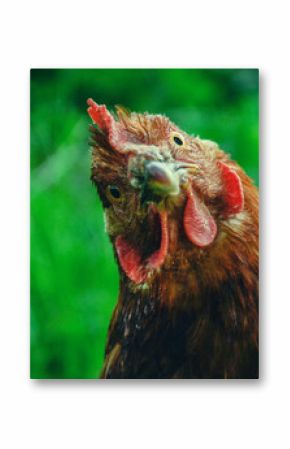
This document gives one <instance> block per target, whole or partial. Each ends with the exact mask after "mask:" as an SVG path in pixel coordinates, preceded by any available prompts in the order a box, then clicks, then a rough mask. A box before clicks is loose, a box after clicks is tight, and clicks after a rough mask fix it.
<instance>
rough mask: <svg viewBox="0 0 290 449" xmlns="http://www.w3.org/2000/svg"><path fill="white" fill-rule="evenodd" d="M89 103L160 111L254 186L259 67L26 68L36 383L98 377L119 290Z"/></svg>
mask: <svg viewBox="0 0 290 449" xmlns="http://www.w3.org/2000/svg"><path fill="white" fill-rule="evenodd" d="M88 97H93V98H94V99H95V100H96V101H97V102H98V103H106V105H107V106H108V107H109V108H112V107H113V106H114V105H115V104H122V105H124V106H126V107H128V108H129V109H131V110H135V111H138V112H144V111H148V112H151V113H164V114H166V115H167V116H168V117H170V118H171V119H172V120H173V121H175V122H176V124H177V125H179V126H180V127H181V128H182V129H184V130H185V131H187V132H188V133H193V134H198V135H200V137H202V138H207V139H212V140H215V141H217V142H218V143H219V144H220V145H221V147H222V148H223V149H224V150H225V151H227V152H229V153H230V154H231V155H232V157H233V158H234V159H236V160H237V161H238V162H239V163H240V164H241V165H242V166H243V167H244V168H245V170H246V171H247V172H248V174H249V175H250V176H252V178H253V179H254V180H255V181H256V183H258V71H257V70H237V69H233V70H188V69H186V70H185V69H184V70H183V69H182V70H175V69H170V70H162V69H158V70H146V69H144V70H123V69H116V70H105V69H101V70H58V69H57V70H38V69H34V70H32V72H31V377H32V378H92V377H97V376H98V373H99V371H100V368H101V365H102V360H103V353H104V345H105V339H106V333H107V328H108V324H109V319H110V316H111V313H112V310H113V307H114V304H115V303H116V298H117V293H118V273H117V269H116V264H115V261H114V259H113V253H112V249H111V247H110V243H109V239H108V237H107V235H106V234H105V231H104V224H103V212H102V208H101V205H100V202H99V200H98V197H97V194H96V191H95V189H94V188H93V186H92V184H91V182H90V180H89V176H90V170H89V167H90V154H89V147H88V145H87V141H88V131H87V128H88V124H89V122H90V120H89V117H88V116H87V114H86V99H87V98H88Z"/></svg>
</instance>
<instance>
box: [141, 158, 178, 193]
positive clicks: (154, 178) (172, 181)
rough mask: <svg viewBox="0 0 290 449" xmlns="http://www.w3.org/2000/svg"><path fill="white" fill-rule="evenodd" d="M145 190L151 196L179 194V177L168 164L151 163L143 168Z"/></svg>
mask: <svg viewBox="0 0 290 449" xmlns="http://www.w3.org/2000/svg"><path fill="white" fill-rule="evenodd" d="M145 188H146V191H147V192H150V193H151V194H152V195H153V196H158V197H166V196H173V195H178V194H179V175H178V174H177V172H176V171H175V170H174V168H173V167H171V166H170V165H169V164H166V163H163V162H156V161H151V162H149V163H148V164H147V165H146V167H145Z"/></svg>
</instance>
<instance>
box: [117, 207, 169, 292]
mask: <svg viewBox="0 0 290 449" xmlns="http://www.w3.org/2000/svg"><path fill="white" fill-rule="evenodd" d="M159 217H160V226H161V241H160V247H159V249H157V250H156V251H154V252H153V253H152V254H151V256H150V257H149V258H148V259H147V260H145V261H142V257H141V255H140V253H139V251H138V249H137V248H135V247H134V246H133V245H132V244H131V243H129V242H128V241H127V240H126V239H125V238H124V237H123V236H122V235H119V236H118V237H117V238H116V240H115V247H116V251H117V255H118V259H119V262H120V265H121V267H122V270H123V271H124V272H125V274H126V275H127V276H128V278H129V279H131V281H133V282H135V283H136V284H140V283H142V282H145V281H146V279H147V278H148V276H149V273H150V272H151V271H152V270H153V269H156V268H159V267H161V265H162V264H163V263H164V261H165V258H166V255H167V253H168V243H169V239H168V226H167V213H166V212H165V211H162V212H159Z"/></svg>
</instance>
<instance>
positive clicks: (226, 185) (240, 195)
mask: <svg viewBox="0 0 290 449" xmlns="http://www.w3.org/2000/svg"><path fill="white" fill-rule="evenodd" d="M218 165H219V168H220V170H221V177H222V184H223V201H224V211H223V214H224V216H226V217H227V216H230V215H235V214H237V213H239V212H241V211H242V210H243V208H244V191H243V186H242V182H241V180H240V177H239V175H238V174H237V173H236V172H235V171H234V170H232V169H231V168H230V167H229V166H228V165H227V164H224V163H223V162H219V163H218Z"/></svg>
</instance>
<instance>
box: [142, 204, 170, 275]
mask: <svg viewBox="0 0 290 449" xmlns="http://www.w3.org/2000/svg"><path fill="white" fill-rule="evenodd" d="M159 217H160V226H161V243H160V248H159V249H158V250H156V251H154V253H153V254H152V255H151V256H150V257H149V259H148V261H147V265H148V266H149V267H151V268H159V267H160V266H161V265H162V264H163V262H164V260H165V257H166V255H167V253H168V227H167V213H166V212H165V211H162V212H159Z"/></svg>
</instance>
